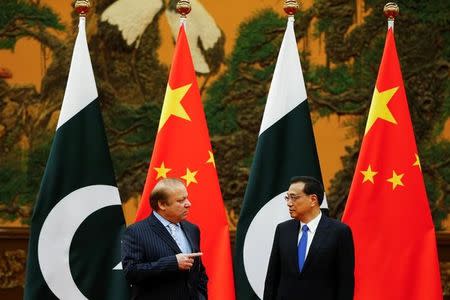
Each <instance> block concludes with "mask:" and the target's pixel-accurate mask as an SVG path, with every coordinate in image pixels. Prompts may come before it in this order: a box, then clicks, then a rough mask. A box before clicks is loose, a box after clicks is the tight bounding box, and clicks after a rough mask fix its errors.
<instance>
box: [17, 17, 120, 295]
mask: <svg viewBox="0 0 450 300" xmlns="http://www.w3.org/2000/svg"><path fill="white" fill-rule="evenodd" d="M97 97H98V94H97V88H96V86H95V79H94V73H93V71H92V65H91V60H90V57H89V50H88V46H87V41H86V32H85V18H84V17H81V18H80V23H79V32H78V36H77V39H76V42H75V47H74V51H73V56H72V62H71V66H70V72H69V78H68V81H67V86H66V91H65V94H64V99H63V103H62V107H61V113H60V116H59V120H58V125H57V129H56V133H55V137H54V140H53V144H52V147H51V151H50V156H49V158H48V161H47V166H46V168H45V173H44V177H43V178H42V182H41V187H40V191H39V195H38V197H37V202H36V205H35V208H34V212H33V217H32V220H31V234H30V241H29V249H28V259H27V270H26V284H25V297H24V299H27V300H36V299H46V300H49V299H63V300H66V299H73V300H78V299H99V300H100V299H102V300H103V299H128V285H127V283H126V281H125V277H124V275H123V272H122V267H121V263H120V257H121V256H120V237H121V233H122V232H123V230H124V229H125V220H124V216H123V212H122V207H121V201H120V196H119V191H118V189H117V185H116V180H115V177H114V170H113V167H112V161H111V157H110V154H109V149H108V143H107V140H106V135H105V129H104V125H103V120H102V116H101V112H100V105H99V100H98V99H97Z"/></svg>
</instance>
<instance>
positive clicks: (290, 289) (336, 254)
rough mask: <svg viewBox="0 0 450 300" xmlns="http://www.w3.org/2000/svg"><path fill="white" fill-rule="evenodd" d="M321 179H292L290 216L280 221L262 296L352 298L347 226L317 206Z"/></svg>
mask: <svg viewBox="0 0 450 300" xmlns="http://www.w3.org/2000/svg"><path fill="white" fill-rule="evenodd" d="M323 195H324V191H323V187H322V184H321V183H320V182H319V181H318V180H316V179H315V178H312V177H307V176H299V177H294V178H292V179H291V185H290V186H289V190H288V193H287V195H286V196H285V200H286V203H287V206H288V208H289V213H290V215H291V217H292V218H293V219H292V220H288V221H285V222H283V223H280V224H278V226H277V228H276V231H275V237H274V241H273V247H272V252H271V255H270V260H269V267H268V270H267V275H266V281H265V287H264V300H272V299H280V300H281V299H295V300H310V299H317V300H352V299H353V291H354V282H355V280H354V267H355V255H354V247H353V237H352V232H351V230H350V227H348V226H347V225H345V224H343V223H341V222H339V221H336V220H333V219H330V218H328V217H326V216H325V215H323V214H322V213H321V211H320V204H321V203H322V200H323Z"/></svg>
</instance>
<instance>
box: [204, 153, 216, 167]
mask: <svg viewBox="0 0 450 300" xmlns="http://www.w3.org/2000/svg"><path fill="white" fill-rule="evenodd" d="M208 153H209V159H208V160H207V161H206V163H212V164H213V166H214V168H215V167H216V162H215V161H214V155H213V153H212V151H208Z"/></svg>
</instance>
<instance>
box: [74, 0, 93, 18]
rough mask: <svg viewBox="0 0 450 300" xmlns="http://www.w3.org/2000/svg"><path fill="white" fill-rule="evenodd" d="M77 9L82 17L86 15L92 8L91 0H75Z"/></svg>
mask: <svg viewBox="0 0 450 300" xmlns="http://www.w3.org/2000/svg"><path fill="white" fill-rule="evenodd" d="M74 6H75V11H76V12H77V13H78V14H79V15H80V17H85V16H86V14H87V13H88V12H89V9H90V8H91V3H90V2H89V0H77V1H75V5H74Z"/></svg>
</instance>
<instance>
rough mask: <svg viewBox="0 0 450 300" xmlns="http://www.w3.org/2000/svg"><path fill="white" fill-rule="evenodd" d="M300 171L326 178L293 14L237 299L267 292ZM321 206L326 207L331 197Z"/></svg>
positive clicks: (262, 137) (263, 143)
mask: <svg viewBox="0 0 450 300" xmlns="http://www.w3.org/2000/svg"><path fill="white" fill-rule="evenodd" d="M296 175H308V176H313V177H315V178H317V179H319V180H322V175H321V172H320V165H319V159H318V158H317V150H316V143H315V141H314V133H313V129H312V124H311V117H310V115H309V107H308V101H307V99H306V90H305V83H304V81H303V74H302V68H301V65H300V59H299V56H298V49H297V42H296V39H295V34H294V18H293V17H289V20H288V24H287V28H286V32H285V34H284V38H283V42H282V44H281V49H280V53H279V55H278V60H277V64H276V66H275V72H274V74H273V79H272V84H271V86H270V90H269V96H268V98H267V103H266V107H265V110H264V116H263V120H262V123H261V129H260V132H259V137H258V143H257V146H256V152H255V155H254V159H253V165H252V169H251V172H250V178H249V181H248V186H247V190H246V192H245V197H244V203H243V205H242V210H241V215H240V218H239V223H238V228H237V233H236V253H235V255H236V257H235V280H236V294H237V299H246V300H247V299H258V298H262V296H263V291H264V280H265V277H266V273H267V265H268V262H269V256H270V251H271V249H272V242H273V238H274V234H275V228H276V226H277V224H278V223H280V222H282V221H285V220H288V219H290V216H289V212H288V209H287V206H286V203H285V202H286V201H285V200H284V196H285V195H286V192H287V189H288V187H289V181H290V179H291V177H293V176H296ZM322 208H327V202H326V200H324V201H323V204H322Z"/></svg>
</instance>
